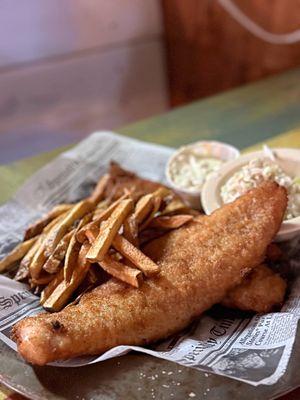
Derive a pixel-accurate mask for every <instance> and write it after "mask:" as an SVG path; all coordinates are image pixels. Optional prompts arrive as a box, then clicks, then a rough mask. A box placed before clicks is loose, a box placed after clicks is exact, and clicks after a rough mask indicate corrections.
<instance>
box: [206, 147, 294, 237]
mask: <svg viewBox="0 0 300 400" xmlns="http://www.w3.org/2000/svg"><path fill="white" fill-rule="evenodd" d="M272 150H273V151H274V152H275V153H276V155H277V156H278V160H277V162H278V164H279V165H280V166H281V168H282V169H283V170H284V171H285V172H286V173H287V174H289V175H299V176H300V150H299V149H286V148H279V149H272ZM265 156H266V155H265V153H264V152H263V151H256V152H254V153H247V154H245V155H242V156H241V157H239V158H238V159H237V160H233V161H231V162H229V163H227V164H226V165H224V168H222V169H221V170H220V171H219V173H218V174H217V176H216V177H215V178H214V179H209V180H208V181H207V182H206V183H205V184H204V186H203V189H202V193H201V203H202V206H203V209H204V211H205V213H206V214H211V213H212V212H213V211H214V210H216V209H217V208H220V207H221V206H222V205H223V201H222V198H221V194H220V193H221V188H222V186H223V185H224V184H225V182H227V180H228V179H229V178H230V177H231V176H232V175H233V174H234V173H235V172H236V171H238V170H239V169H241V168H242V167H243V166H244V165H245V164H248V162H249V161H251V160H253V159H254V158H260V157H265ZM296 235H300V217H297V218H292V219H289V220H285V221H283V223H282V225H281V228H280V230H279V232H278V234H277V236H276V238H275V241H277V242H282V241H285V240H289V239H292V238H293V237H294V236H296Z"/></svg>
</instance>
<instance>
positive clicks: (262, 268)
mask: <svg viewBox="0 0 300 400" xmlns="http://www.w3.org/2000/svg"><path fill="white" fill-rule="evenodd" d="M286 287H287V285H286V281H285V280H284V279H283V278H281V276H280V275H279V274H277V273H275V272H273V271H272V270H271V268H269V267H268V266H267V265H266V264H261V265H259V266H258V267H256V268H254V269H253V270H252V271H251V272H250V274H248V275H247V276H246V277H245V278H244V279H243V281H242V283H241V284H240V285H238V286H236V287H235V288H233V289H231V290H230V291H229V292H228V293H227V295H226V296H225V298H224V299H223V300H222V302H221V304H222V305H223V306H226V307H229V308H237V309H239V310H245V311H254V312H257V313H266V312H269V311H271V310H272V308H273V307H274V306H277V305H280V304H282V303H283V300H284V296H285V292H286Z"/></svg>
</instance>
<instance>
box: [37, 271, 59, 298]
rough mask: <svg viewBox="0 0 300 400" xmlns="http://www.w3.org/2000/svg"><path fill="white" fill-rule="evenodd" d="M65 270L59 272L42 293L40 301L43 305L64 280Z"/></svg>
mask: <svg viewBox="0 0 300 400" xmlns="http://www.w3.org/2000/svg"><path fill="white" fill-rule="evenodd" d="M63 279H64V271H63V270H62V269H61V270H60V271H58V272H57V274H56V275H55V277H54V278H53V279H52V281H51V282H50V283H49V284H48V285H47V286H46V287H45V289H44V290H43V291H42V293H41V299H40V303H41V304H42V305H43V304H44V303H45V301H46V300H47V299H48V298H49V296H50V295H51V294H52V293H53V292H54V290H55V288H56V287H57V286H58V285H59V284H60V283H61V282H62V281H63Z"/></svg>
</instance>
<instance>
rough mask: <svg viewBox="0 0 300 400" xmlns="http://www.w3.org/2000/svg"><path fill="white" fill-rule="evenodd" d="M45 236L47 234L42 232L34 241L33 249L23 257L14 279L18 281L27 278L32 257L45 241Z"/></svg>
mask: <svg viewBox="0 0 300 400" xmlns="http://www.w3.org/2000/svg"><path fill="white" fill-rule="evenodd" d="M44 237H45V234H41V235H40V236H39V237H38V238H37V240H36V242H35V243H34V245H33V246H32V247H31V249H30V250H29V251H28V252H27V254H26V255H25V256H24V257H23V259H22V260H21V262H20V266H19V268H18V270H17V273H16V275H15V277H14V279H15V280H16V281H22V280H24V279H26V278H28V276H29V266H30V264H31V262H32V259H33V257H34V255H35V253H36V252H37V250H38V248H39V247H40V245H41V244H42V242H43V239H44Z"/></svg>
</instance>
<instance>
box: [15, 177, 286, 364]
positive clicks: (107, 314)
mask: <svg viewBox="0 0 300 400" xmlns="http://www.w3.org/2000/svg"><path fill="white" fill-rule="evenodd" d="M286 204H287V196H286V191H285V189H283V188H280V187H279V186H278V185H277V184H275V183H271V182H266V183H264V184H262V185H261V186H260V187H259V188H256V189H253V190H252V191H250V192H248V193H247V194H246V195H244V196H242V197H240V198H239V199H238V200H236V201H235V202H234V203H231V204H228V205H226V206H224V207H222V208H221V209H219V210H217V211H215V212H214V213H213V214H212V215H211V216H208V217H201V218H200V219H199V221H195V222H191V223H188V224H187V225H186V226H184V227H182V228H179V229H178V230H175V231H172V232H170V233H168V234H166V235H165V236H163V237H161V238H159V239H157V240H154V241H153V242H151V243H150V244H149V245H147V246H146V248H145V249H144V251H145V253H146V254H147V255H148V256H150V257H151V258H153V260H154V261H155V262H157V263H158V264H159V265H160V267H161V273H160V275H159V276H157V277H155V278H151V279H148V280H146V281H145V282H144V283H143V285H142V286H141V287H140V288H138V289H135V288H132V287H129V286H127V285H126V284H122V283H121V282H117V281H115V280H111V281H109V282H107V283H106V284H104V285H102V286H99V287H97V288H95V289H94V290H93V291H91V292H89V293H87V294H85V295H83V296H82V298H81V300H80V302H79V304H78V305H71V306H69V307H66V308H65V309H64V310H62V311H61V312H58V313H54V314H47V313H46V314H44V313H43V314H40V315H38V316H36V317H31V318H25V319H24V320H22V321H20V322H19V323H17V324H16V325H15V327H14V330H13V338H14V340H15V341H16V342H17V345H18V350H19V352H20V354H21V355H22V356H23V357H24V358H25V359H26V360H27V361H29V362H31V363H33V364H39V365H44V364H46V363H48V362H51V361H54V360H59V359H67V358H71V357H75V356H79V355H86V354H99V353H102V352H104V351H106V350H108V349H110V348H112V347H114V346H117V345H121V344H131V345H143V344H145V343H149V342H152V341H155V340H158V339H162V338H166V337H168V336H169V335H171V334H173V333H175V332H177V331H179V330H181V329H183V328H184V327H186V326H187V325H188V324H189V323H190V322H191V320H193V319H194V318H195V317H197V316H199V315H200V314H201V313H203V312H204V311H205V310H207V309H208V308H210V307H211V306H212V305H213V304H215V303H219V302H220V301H221V300H222V299H223V298H224V296H225V294H226V293H227V292H228V291H229V290H230V289H231V288H233V287H235V286H237V285H238V284H239V283H240V282H241V281H242V278H243V276H244V275H245V273H247V272H249V271H250V270H251V269H252V268H254V267H256V266H257V265H259V264H260V263H262V261H263V259H264V255H265V251H266V247H267V245H268V244H269V243H270V242H271V241H272V239H273V238H274V236H275V235H276V233H277V231H278V229H279V227H280V224H281V222H282V218H283V215H284V212H285V209H286Z"/></svg>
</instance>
